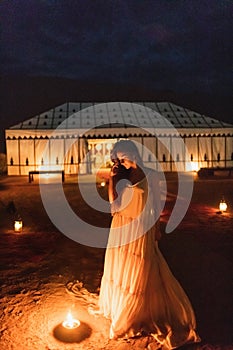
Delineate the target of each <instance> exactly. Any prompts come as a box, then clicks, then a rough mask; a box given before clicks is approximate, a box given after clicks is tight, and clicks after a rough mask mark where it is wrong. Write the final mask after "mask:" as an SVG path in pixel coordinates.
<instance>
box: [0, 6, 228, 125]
mask: <svg viewBox="0 0 233 350" xmlns="http://www.w3.org/2000/svg"><path fill="white" fill-rule="evenodd" d="M232 14H233V2H232V1H231V0H228V1H227V0H211V1H210V0H154V1H152V0H149V1H146V0H142V1H138V0H132V1H127V0H118V1H117V0H115V1H113V0H105V1H103V0H96V1H90V0H85V1H84V0H82V1H80V0H74V1H71V0H60V1H58V0H57V1H55V0H50V1H48V0H47V1H43V0H14V1H10V0H5V1H1V3H0V21H1V63H0V70H1V76H2V77H3V79H2V84H1V99H2V100H3V101H2V102H3V103H2V106H3V107H2V108H1V119H2V123H1V124H2V126H4V128H5V127H9V126H10V125H12V124H14V123H15V122H17V121H20V120H23V119H26V118H28V117H29V116H33V115H35V114H38V113H39V112H43V111H44V110H46V109H48V108H51V107H54V106H55V105H56V103H59V104H60V103H63V102H65V101H66V100H72V101H80V100H81V99H82V100H86V101H87V100H89V101H90V100H92V101H94V100H98V99H99V100H109V99H111V100H114V97H116V99H118V100H119V99H120V98H123V99H124V100H129V101H131V100H140V97H141V100H145V99H146V97H147V96H148V98H147V99H149V100H151V99H152V97H153V96H155V98H154V100H161V97H164V98H165V99H166V98H167V99H168V98H169V96H171V97H174V99H173V101H172V102H180V104H182V105H183V106H187V104H189V106H187V107H195V106H197V108H198V99H199V101H200V105H199V110H197V108H196V110H197V111H199V112H203V113H205V114H207V115H208V114H209V115H210V116H213V117H216V118H218V119H222V120H228V121H231V107H232V106H231V98H232V57H233V55H232V42H233V41H232V33H233V28H232V17H233V15H232ZM57 78H59V79H58V80H56V79H57ZM56 82H57V89H56ZM72 84H73V85H72ZM41 86H43V88H42V87H41ZM46 86H47V89H46ZM51 86H52V88H51ZM61 86H62V87H61ZM83 87H85V88H83ZM74 89H75V90H76V92H74ZM116 91H117V93H116ZM140 94H141V95H140ZM166 94H168V95H166ZM184 96H186V100H185V98H184ZM198 96H200V98H199V97H198ZM105 97H106V98H105ZM176 97H177V99H178V100H177V101H176V100H175V99H176ZM182 97H183V98H184V101H183V102H184V103H182ZM205 99H206V105H205V102H204V101H205ZM194 102H195V103H194ZM185 103H186V105H185ZM192 103H193V105H192ZM221 110H222V111H223V113H222V115H219V112H221ZM214 111H217V112H216V115H213V114H214ZM208 112H209V113H208ZM30 113H31V115H30Z"/></svg>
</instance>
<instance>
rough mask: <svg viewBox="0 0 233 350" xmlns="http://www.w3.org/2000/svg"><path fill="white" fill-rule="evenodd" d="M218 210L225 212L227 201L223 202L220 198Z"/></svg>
mask: <svg viewBox="0 0 233 350" xmlns="http://www.w3.org/2000/svg"><path fill="white" fill-rule="evenodd" d="M219 210H220V211H221V212H225V211H226V210H227V203H226V202H225V200H224V199H222V200H221V202H220V203H219Z"/></svg>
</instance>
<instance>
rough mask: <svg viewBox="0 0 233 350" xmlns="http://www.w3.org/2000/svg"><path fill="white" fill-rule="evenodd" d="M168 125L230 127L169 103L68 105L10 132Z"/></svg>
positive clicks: (177, 126) (30, 120) (13, 128)
mask: <svg viewBox="0 0 233 350" xmlns="http://www.w3.org/2000/svg"><path fill="white" fill-rule="evenodd" d="M167 121H168V122H167ZM169 122H170V123H171V124H172V126H173V127H175V128H177V129H183V128H185V129H189V128H191V129H201V128H211V129H213V128H217V129H222V128H229V127H230V128H232V127H233V126H232V125H231V124H228V123H224V122H221V121H219V120H217V119H214V118H210V117H207V116H204V115H202V114H199V113H197V112H193V111H191V110H189V109H187V108H184V107H181V106H178V105H175V104H173V103H169V102H157V103H155V102H108V103H101V102H98V103H97V102H96V103H95V102H88V103H87V102H85V103H83V102H68V103H65V104H62V105H60V106H57V107H55V108H53V109H50V110H48V111H47V112H44V113H41V114H38V115H36V116H35V117H33V118H30V119H27V120H26V121H23V122H22V123H19V124H17V125H14V126H12V127H11V128H10V129H11V130H19V129H20V130H22V129H23V130H51V131H52V130H54V129H56V128H58V127H59V126H60V125H61V126H63V127H64V128H66V129H90V128H98V129H99V128H115V127H116V125H117V127H120V126H122V127H126V126H127V125H132V126H133V125H135V126H137V127H141V128H156V129H157V128H158V129H159V128H169V125H171V124H169Z"/></svg>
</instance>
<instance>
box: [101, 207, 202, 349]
mask: <svg viewBox="0 0 233 350" xmlns="http://www.w3.org/2000/svg"><path fill="white" fill-rule="evenodd" d="M130 222H131V223H132V219H131V218H127V217H124V216H122V215H120V214H118V213H116V214H115V215H114V217H113V221H112V228H114V227H115V228H117V231H118V237H117V239H119V237H124V236H125V234H126V233H128V234H129V232H124V231H125V227H126V230H127V231H128V225H127V224H130ZM132 229H133V227H132V226H131V229H130V231H131V232H132ZM135 229H137V227H135ZM115 234H116V232H115V233H114V235H112V236H113V237H111V231H110V237H109V239H110V241H111V240H112V239H114V236H115ZM111 243H113V242H111ZM99 307H100V312H101V313H102V314H103V315H104V316H105V317H107V318H109V319H110V320H111V329H110V338H118V337H126V336H128V337H132V336H135V335H138V334H142V333H144V332H146V333H150V334H152V335H153V336H154V338H155V339H156V340H157V341H158V342H159V343H161V345H165V346H166V347H167V348H168V349H173V348H176V347H178V346H181V345H183V344H185V343H187V342H197V341H200V339H199V337H198V335H197V334H196V332H195V328H196V321H195V315H194V312H193V309H192V306H191V304H190V301H189V299H188V297H187V295H186V294H185V292H184V290H183V289H182V287H181V286H180V284H179V283H178V281H177V280H176V278H175V277H174V276H173V274H172V273H171V271H170V269H169V267H168V265H167V263H166V261H165V259H164V258H163V256H162V254H161V252H160V250H159V248H158V243H157V241H155V238H154V229H153V228H152V229H151V230H149V231H148V232H147V233H146V234H144V235H142V236H141V237H139V238H138V239H136V240H134V241H131V242H130V243H128V244H124V245H121V244H119V245H118V246H114V244H110V247H109V248H107V250H106V255H105V265H104V274H103V277H102V281H101V288H100V297H99Z"/></svg>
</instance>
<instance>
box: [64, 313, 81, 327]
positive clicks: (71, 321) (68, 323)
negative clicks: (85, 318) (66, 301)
mask: <svg viewBox="0 0 233 350" xmlns="http://www.w3.org/2000/svg"><path fill="white" fill-rule="evenodd" d="M62 325H63V326H64V327H65V328H68V329H73V328H77V327H78V326H80V321H79V320H75V319H74V318H73V316H72V314H71V312H70V311H69V312H68V314H67V316H66V320H65V321H64V322H63V323H62Z"/></svg>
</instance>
